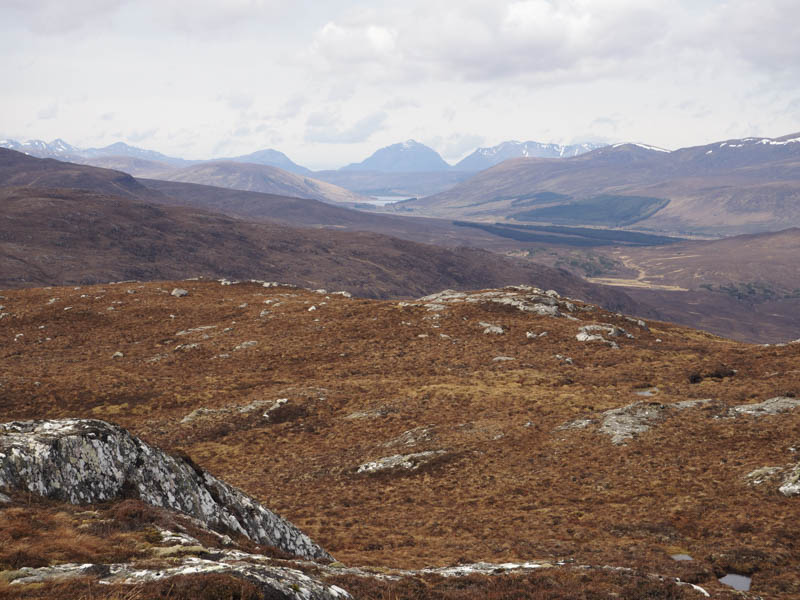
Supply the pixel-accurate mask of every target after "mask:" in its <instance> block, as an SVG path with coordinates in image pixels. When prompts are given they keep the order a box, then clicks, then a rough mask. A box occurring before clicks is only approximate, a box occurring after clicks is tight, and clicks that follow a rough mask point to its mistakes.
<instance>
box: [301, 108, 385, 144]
mask: <svg viewBox="0 0 800 600" xmlns="http://www.w3.org/2000/svg"><path fill="white" fill-rule="evenodd" d="M387 117H388V115H387V114H386V113H385V112H383V111H379V112H375V113H372V114H371V115H368V116H366V117H364V118H363V119H360V120H359V121H356V122H355V123H354V124H353V125H351V126H350V127H345V128H341V127H340V126H339V118H338V116H335V115H332V114H329V113H323V112H317V113H314V114H312V115H310V116H309V117H308V120H307V121H306V131H305V140H306V141H307V142H320V143H323V144H355V143H358V142H364V141H366V140H367V139H369V137H370V136H371V135H372V134H373V133H375V132H377V131H380V130H381V129H383V126H384V123H385V122H386V118H387Z"/></svg>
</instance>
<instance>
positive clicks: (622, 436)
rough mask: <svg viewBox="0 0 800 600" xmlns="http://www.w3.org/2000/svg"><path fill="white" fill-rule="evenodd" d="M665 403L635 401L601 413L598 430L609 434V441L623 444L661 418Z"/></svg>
mask: <svg viewBox="0 0 800 600" xmlns="http://www.w3.org/2000/svg"><path fill="white" fill-rule="evenodd" d="M666 409H667V407H666V405H664V404H661V403H660V402H646V403H645V402H637V403H635V404H630V405H628V406H623V407H622V408H615V409H612V410H607V411H606V412H604V413H603V417H604V418H603V422H602V424H601V425H600V432H601V433H604V434H606V435H608V436H611V443H612V444H616V445H620V444H624V443H625V442H626V441H628V440H629V439H630V438H632V437H634V436H637V435H639V434H640V433H644V432H645V431H647V430H648V429H650V425H651V424H652V423H653V422H655V421H659V420H661V419H662V418H663V414H664V411H665V410H666Z"/></svg>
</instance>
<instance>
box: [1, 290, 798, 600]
mask: <svg viewBox="0 0 800 600" xmlns="http://www.w3.org/2000/svg"><path fill="white" fill-rule="evenodd" d="M174 288H182V289H184V290H186V295H183V296H180V297H178V296H176V295H173V294H171V293H170V292H171V290H173V289H174ZM3 296H4V297H3V305H4V308H3V309H2V310H3V312H4V313H5V315H4V317H3V327H4V328H5V329H6V331H7V334H8V337H7V343H6V344H4V345H2V346H0V348H2V350H0V369H2V370H1V371H0V385H2V389H3V394H2V395H0V412H2V413H3V415H4V416H5V418H6V419H7V420H11V419H30V418H64V417H92V418H98V419H104V420H108V421H115V422H118V423H119V424H120V425H122V426H124V427H126V428H128V429H129V430H130V431H131V433H132V434H134V435H137V436H140V437H141V438H142V439H143V440H144V441H145V442H146V443H148V444H153V445H156V446H158V447H160V448H162V449H164V450H166V451H168V452H173V453H177V452H180V453H182V454H183V455H184V456H188V457H190V459H191V461H192V463H193V464H196V465H197V466H198V468H202V469H207V470H209V471H210V472H211V473H213V474H214V475H215V476H217V477H220V478H223V479H224V480H226V481H228V482H229V483H230V484H232V485H234V486H237V487H239V488H241V489H242V490H243V491H244V492H245V493H247V494H250V495H251V496H253V497H254V498H255V499H257V500H258V501H260V502H263V503H265V504H266V505H267V506H269V507H270V508H271V509H273V510H275V511H277V512H278V514H280V515H282V516H283V517H285V518H287V519H289V520H290V521H291V522H292V523H294V524H295V525H296V526H298V527H299V528H300V529H301V530H302V531H304V532H305V533H307V534H308V535H309V536H310V537H311V538H312V539H313V540H315V541H316V542H318V543H319V544H320V545H321V546H322V547H323V548H325V549H326V550H327V551H329V552H330V553H331V554H332V555H333V556H334V557H335V558H336V559H337V561H339V562H338V563H334V565H335V566H332V567H331V568H328V567H324V568H323V567H319V568H318V569H316V570H314V571H313V575H314V577H318V578H322V579H323V580H324V581H325V582H326V583H327V584H331V583H335V584H336V585H337V586H339V587H341V588H343V589H345V590H347V591H349V592H351V593H352V594H353V595H354V596H355V597H357V598H379V599H380V598H403V599H411V598H421V597H434V598H449V599H465V600H466V599H474V598H479V597H489V598H491V597H494V598H503V597H516V598H543V597H549V598H575V597H582V596H581V595H583V597H587V598H588V597H595V598H610V597H621V598H640V597H642V594H646V595H647V597H649V598H656V599H667V598H671V599H676V598H680V599H684V598H686V599H688V598H702V597H705V596H704V595H705V594H710V595H712V596H713V597H715V598H741V597H753V598H754V597H756V596H759V597H763V598H767V597H768V598H776V599H787V600H788V599H789V598H796V597H797V596H798V594H800V578H798V573H800V569H798V566H800V565H799V564H798V556H797V553H796V551H795V540H796V539H797V536H798V534H800V530H798V527H800V525H798V524H799V523H800V512H799V510H800V509H799V508H798V506H799V505H798V504H797V496H796V494H797V493H800V487H798V485H797V477H798V472H800V471H798V469H800V467H798V462H797V461H798V457H797V453H796V443H797V432H798V428H800V401H799V400H797V398H796V396H797V395H798V394H800V389H798V378H797V374H796V370H797V361H798V358H800V355H798V352H800V344H789V345H783V346H769V347H763V346H752V345H746V344H740V343H735V342H730V341H727V340H722V339H719V338H715V337H713V336H710V335H707V334H703V333H700V332H697V331H693V330H689V329H685V328H682V327H676V326H672V325H666V324H663V323H658V322H650V321H648V322H642V321H638V320H636V319H632V320H631V319H628V318H626V317H625V316H621V315H616V314H613V313H607V312H605V311H603V310H600V309H598V308H595V307H592V306H589V305H585V304H583V303H581V302H571V301H568V300H566V299H564V298H559V297H557V296H555V295H554V294H545V293H544V292H542V291H541V290H536V289H531V288H520V287H516V288H507V289H503V290H483V291H480V292H471V293H466V294H457V293H453V292H447V293H443V294H438V295H435V296H433V297H430V298H426V299H422V300H419V301H414V302H397V301H370V300H363V299H348V298H344V297H341V296H338V295H335V294H327V293H325V292H311V291H306V290H300V289H296V288H287V287H263V286H261V285H258V284H239V285H220V284H219V283H218V282H208V281H169V282H154V283H136V282H126V283H119V284H104V285H95V286H81V287H80V288H77V289H76V288H74V287H66V288H52V289H27V290H10V291H4V292H3ZM65 309H68V310H65ZM112 309H113V310H112ZM250 407H257V409H251V408H250ZM33 496H34V497H33V499H31V495H30V494H28V495H27V500H25V496H24V495H22V496H20V495H14V496H13V497H12V498H11V500H12V502H11V504H0V518H4V519H6V520H5V521H4V522H5V523H8V525H7V526H6V529H5V531H9V532H10V531H19V532H20V533H19V535H20V536H28V537H27V539H28V540H29V545H28V546H27V548H29V550H28V554H27V555H24V556H23V555H19V556H17V555H14V557H12V556H11V555H10V554H7V553H3V555H2V556H0V562H2V563H3V564H2V565H0V569H3V568H4V569H7V571H5V573H11V575H9V576H10V577H12V578H13V577H20V575H19V574H18V572H17V571H10V570H9V569H11V567H10V566H8V565H9V564H10V562H11V561H12V560H14V561H15V563H14V564H15V565H16V566H15V567H14V568H19V567H21V566H24V565H25V564H28V563H33V564H34V565H35V566H40V565H43V564H50V563H56V564H58V563H63V562H68V561H73V562H80V563H83V562H86V560H87V559H91V560H98V562H100V563H103V562H104V561H105V562H108V561H113V560H115V559H114V558H112V557H111V554H110V550H109V549H108V548H107V547H106V546H101V545H100V540H96V538H94V537H88V536H89V535H90V533H91V531H94V529H91V528H90V529H88V530H87V533H86V534H84V535H86V536H87V537H83V538H77V537H71V536H76V535H78V533H77V532H78V531H80V530H79V529H77V523H79V522H80V521H79V519H94V518H103V517H104V516H105V515H107V514H108V512H98V513H94V514H96V515H97V516H96V517H95V516H90V514H89V513H83V515H82V516H78V515H76V514H75V513H74V512H73V510H74V509H68V508H61V506H62V505H53V504H50V505H48V504H41V503H40V502H39V501H38V500H36V499H35V495H33ZM84 510H87V509H84ZM97 510H98V511H108V508H104V507H103V506H100V507H98V509H97ZM128 510H129V512H128V513H127V514H128V515H130V517H129V519H130V520H132V522H133V523H136V519H137V517H136V515H137V514H138V515H141V517H139V518H142V519H145V518H149V519H151V521H150V522H151V523H152V522H154V521H155V522H157V523H158V522H159V521H157V520H155V517H153V516H150V517H147V516H146V515H147V514H148V513H147V512H146V511H143V510H141V509H140V510H139V511H138V512H135V511H132V510H131V509H128ZM59 511H60V512H59ZM118 514H124V513H118ZM59 515H60V516H59ZM55 519H58V520H59V521H58V522H59V523H61V527H62V529H60V530H59V531H61V537H60V539H63V540H69V539H76V540H77V539H83V540H84V542H83V544H82V545H81V544H78V543H74V544H71V545H69V544H61V543H59V544H50V545H49V546H48V545H47V544H44V543H43V540H44V539H46V538H43V537H41V536H43V535H44V533H43V532H45V531H47V529H46V527H45V525H44V524H46V523H49V522H54V520H55ZM111 522H112V523H113V522H114V521H113V520H112V521H111ZM139 527H141V526H139ZM173 527H174V526H173ZM12 528H13V529H12ZM173 530H174V529H173ZM37 531H39V532H40V533H36V532H37ZM111 531H119V530H111ZM130 531H131V533H130V535H131V536H133V537H134V539H136V540H139V542H138V543H139V544H140V546H139V547H140V548H150V546H151V545H152V544H154V543H155V540H157V539H160V536H158V535H156V537H155V538H154V537H153V536H152V535H151V536H150V537H147V536H146V535H145V534H144V533H143V529H141V528H140V529H138V533H137V529H136V526H133V527H132V528H131V529H130ZM192 531H194V530H192ZM115 535H117V534H116V533H115ZM190 535H194V534H190ZM197 535H199V533H198V534H197ZM37 536H39V537H37ZM116 539H118V540H119V539H120V538H116ZM203 539H208V538H203ZM89 540H91V543H89ZM147 540H150V541H149V542H147ZM145 542H147V543H146V544H145ZM173 543H175V542H173ZM207 543H208V542H203V543H202V544H207ZM148 544H149V545H148ZM202 544H201V545H200V547H198V545H195V547H194V548H193V549H189V548H187V549H185V550H183V551H182V553H183V554H182V555H181V554H177V556H184V557H187V556H188V557H193V556H194V557H195V559H196V560H209V561H210V560H221V559H222V560H224V555H223V554H222V553H220V552H217V553H216V554H214V553H208V552H206V551H205V549H204V548H203V547H202ZM0 547H3V548H6V546H0ZM15 547H16V546H15ZM131 547H132V546H131V545H123V544H120V545H119V550H118V552H119V553H121V552H123V551H125V552H130V550H125V549H126V548H131ZM57 548H58V550H57ZM80 548H86V550H83V555H82V557H81V554H79V549H80ZM95 549H96V550H95ZM91 552H96V554H90V553H91ZM103 552H105V554H102V553H103ZM204 552H206V553H205V554H204ZM193 553H194V554H193ZM152 555H153V554H152V551H151V550H149V549H148V550H147V554H146V555H145V557H146V556H152ZM679 555H683V556H679ZM102 556H105V557H106V558H105V559H104V560H99V559H100V558H102ZM118 556H119V554H118ZM673 556H676V557H678V558H681V559H687V560H676V559H674V558H672V557H673ZM94 557H98V558H94ZM116 560H125V559H123V558H120V559H116ZM140 560H141V559H140ZM151 560H152V559H151ZM179 560H186V558H183V559H179ZM243 560H247V559H246V558H245V559H243ZM26 561H27V562H26ZM481 561H483V562H486V563H489V564H488V565H484V566H483V567H477V566H473V564H474V563H478V562H481ZM263 562H264V563H266V564H273V565H276V566H277V565H280V564H283V565H285V564H286V563H280V562H276V561H275V559H266V558H265V559H263ZM150 564H158V563H150ZM184 564H185V563H184ZM195 564H204V563H195ZM457 565H460V566H457ZM502 565H505V566H502ZM515 565H516V567H515ZM523 565H528V566H527V567H524V566H523ZM356 566H362V567H363V568H362V569H359V570H353V569H349V568H348V567H356ZM424 566H430V567H448V566H453V567H454V568H453V569H451V570H450V571H449V573H450V574H451V575H455V577H447V578H443V577H441V575H439V574H438V573H444V572H437V571H427V572H426V573H427V574H424V573H422V572H420V571H413V572H410V571H406V572H401V571H397V569H419V568H421V567H424ZM306 568H307V566H306ZM514 568H516V569H517V571H516V572H514ZM331 569H333V570H334V571H335V570H336V569H339V571H338V573H336V572H332V570H331ZM481 569H483V570H481ZM526 569H527V570H526ZM506 570H508V571H509V572H508V573H507V574H505V575H504V574H503V573H504V572H506ZM107 572H108V571H107V570H103V569H102V568H97V569H94V570H92V571H91V572H87V573H86V575H85V577H86V579H85V580H81V585H83V586H86V587H85V588H84V589H89V586H90V583H91V580H92V578H95V579H96V578H99V577H105V576H106V575H104V573H107ZM193 572H194V573H195V574H196V575H191V576H190V577H189V579H186V580H174V581H175V586H174V587H175V593H176V594H181V595H180V596H178V597H181V598H183V597H187V596H185V595H183V594H185V593H186V592H185V591H184V590H185V589H186V586H188V585H189V584H190V581H191V577H194V576H197V577H200V573H199V572H197V571H193ZM370 573H373V574H374V573H380V574H383V575H387V574H396V576H397V578H396V579H394V580H392V579H388V578H382V579H378V578H376V577H374V576H372V575H370ZM459 573H460V574H461V575H460V576H459V575H458V574H459ZM728 573H738V574H741V575H747V576H751V577H752V582H751V583H752V587H751V591H750V593H749V595H745V596H742V595H740V593H739V592H735V591H733V590H732V588H730V587H728V586H726V585H725V584H723V583H721V582H719V581H718V578H721V577H723V576H724V575H726V574H728ZM676 578H679V579H680V580H681V581H682V582H689V583H691V584H693V585H695V586H698V587H699V588H702V589H701V590H700V589H697V588H695V587H692V586H690V585H682V586H678V585H677V583H676ZM201 581H205V580H202V579H201ZM0 585H3V586H6V587H3V588H0V589H2V591H3V593H5V594H7V597H11V598H22V597H26V598H37V597H48V596H47V594H48V592H49V593H50V597H53V595H56V596H58V595H59V594H58V593H57V590H58V589H59V588H58V587H57V586H58V585H62V586H65V585H67V584H65V583H61V584H57V583H42V584H39V586H38V587H36V586H34V587H32V588H27V587H26V585H25V584H22V585H14V586H8V585H7V584H5V583H2V582H0ZM115 585H119V583H115ZM220 585H221V584H220ZM227 585H231V584H230V582H229V583H227ZM53 586H56V587H53ZM148 586H151V584H148ZM26 589H29V590H30V591H29V592H27V593H28V594H30V595H27V596H26V595H23V594H25V593H26ZM64 589H66V588H64ZM72 589H74V588H72ZM92 589H93V590H94V591H99V588H97V587H95V588H92ZM113 589H114V590H115V591H116V590H120V588H119V587H116V588H113ZM133 589H135V588H133ZM160 589H161V593H162V594H163V593H164V588H160ZM225 589H228V588H225ZM504 590H505V592H504ZM122 591H124V589H123V590H121V591H120V593H122ZM103 593H106V592H103ZM140 593H141V594H145V595H144V596H140V597H143V598H148V599H149V598H151V597H158V596H156V595H155V594H156V593H157V591H154V589H153V588H152V586H151V587H147V586H144V587H142V588H141V592H140ZM8 594H10V595H8ZM37 594H41V595H37ZM504 594H505V595H504ZM587 594H591V595H587ZM61 596H62V597H64V595H63V594H62V595H61ZM95 597H103V598H105V597H107V596H104V595H98V596H95ZM188 597H191V596H188ZM255 597H257V596H255Z"/></svg>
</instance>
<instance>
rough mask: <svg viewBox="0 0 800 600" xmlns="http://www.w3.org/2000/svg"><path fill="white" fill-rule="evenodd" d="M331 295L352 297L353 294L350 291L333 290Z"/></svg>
mask: <svg viewBox="0 0 800 600" xmlns="http://www.w3.org/2000/svg"><path fill="white" fill-rule="evenodd" d="M331 296H344V297H345V298H352V297H353V294H351V293H350V292H345V291H341V292H332V293H331Z"/></svg>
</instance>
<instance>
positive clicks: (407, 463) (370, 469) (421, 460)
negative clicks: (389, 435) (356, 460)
mask: <svg viewBox="0 0 800 600" xmlns="http://www.w3.org/2000/svg"><path fill="white" fill-rule="evenodd" d="M442 454H444V451H443V450H431V451H428V452H416V453H414V454H395V455H393V456H385V457H383V458H379V459H378V460H374V461H371V462H366V463H364V464H362V465H359V466H358V469H357V470H356V473H368V474H369V473H380V472H382V471H393V470H405V471H416V470H417V469H419V468H420V467H421V466H422V465H424V464H426V463H428V462H430V461H431V460H433V459H434V458H436V457H437V456H440V455H442Z"/></svg>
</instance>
